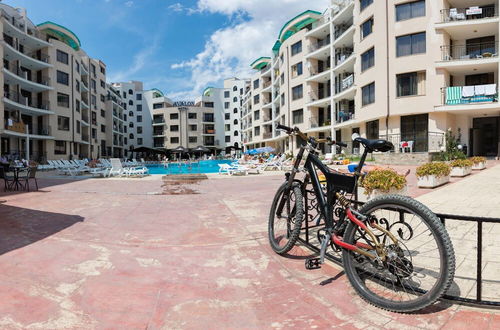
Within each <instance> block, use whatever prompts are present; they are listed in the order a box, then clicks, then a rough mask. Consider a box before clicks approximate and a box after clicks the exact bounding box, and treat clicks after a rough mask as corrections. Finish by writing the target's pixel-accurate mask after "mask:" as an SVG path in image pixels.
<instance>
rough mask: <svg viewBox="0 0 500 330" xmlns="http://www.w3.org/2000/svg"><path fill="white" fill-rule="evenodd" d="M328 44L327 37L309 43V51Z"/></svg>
mask: <svg viewBox="0 0 500 330" xmlns="http://www.w3.org/2000/svg"><path fill="white" fill-rule="evenodd" d="M329 44H330V39H329V38H326V39H323V40H320V41H317V42H315V43H313V44H311V45H309V53H312V52H315V51H317V50H318V49H321V48H323V47H325V46H327V45H329Z"/></svg>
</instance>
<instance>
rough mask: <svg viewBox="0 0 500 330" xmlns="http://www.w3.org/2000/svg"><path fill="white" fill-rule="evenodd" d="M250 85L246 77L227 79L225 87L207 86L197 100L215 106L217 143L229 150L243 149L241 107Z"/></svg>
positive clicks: (197, 102) (218, 145)
mask: <svg viewBox="0 0 500 330" xmlns="http://www.w3.org/2000/svg"><path fill="white" fill-rule="evenodd" d="M248 85H249V81H248V80H245V79H239V78H229V79H225V80H224V87H223V88H215V87H207V88H206V89H205V91H204V92H203V95H202V96H201V98H199V99H198V100H196V102H195V103H196V104H199V103H203V104H204V106H207V107H213V108H214V115H215V131H216V138H215V145H216V146H217V147H218V148H221V149H225V150H226V151H227V152H230V150H231V149H233V150H240V149H242V142H241V108H242V105H243V95H244V93H245V89H246V88H247V86H248Z"/></svg>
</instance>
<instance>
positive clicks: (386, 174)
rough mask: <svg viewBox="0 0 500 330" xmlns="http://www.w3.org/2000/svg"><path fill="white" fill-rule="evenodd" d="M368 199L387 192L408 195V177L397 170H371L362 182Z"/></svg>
mask: <svg viewBox="0 0 500 330" xmlns="http://www.w3.org/2000/svg"><path fill="white" fill-rule="evenodd" d="M361 187H363V188H364V191H365V194H366V195H368V199H372V198H374V197H377V196H380V195H386V194H398V195H406V192H407V188H406V178H405V176H404V175H401V174H398V173H397V172H396V171H395V170H393V169H390V168H387V169H376V170H373V171H371V172H369V173H368V174H367V175H366V176H365V177H364V178H363V181H362V182H361Z"/></svg>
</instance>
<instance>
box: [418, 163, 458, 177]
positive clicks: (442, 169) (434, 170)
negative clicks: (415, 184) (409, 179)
mask: <svg viewBox="0 0 500 330" xmlns="http://www.w3.org/2000/svg"><path fill="white" fill-rule="evenodd" d="M450 172H451V167H450V165H448V164H446V163H443V162H432V163H427V164H424V165H421V166H419V167H418V168H417V177H419V178H420V177H422V176H428V175H434V176H436V177H438V178H439V177H442V176H447V175H449V174H450Z"/></svg>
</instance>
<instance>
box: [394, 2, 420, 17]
mask: <svg viewBox="0 0 500 330" xmlns="http://www.w3.org/2000/svg"><path fill="white" fill-rule="evenodd" d="M421 16H425V1H424V0H420V1H413V2H407V3H403V4H400V5H396V21H403V20H407V19H410V18H415V17H421Z"/></svg>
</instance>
